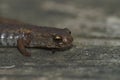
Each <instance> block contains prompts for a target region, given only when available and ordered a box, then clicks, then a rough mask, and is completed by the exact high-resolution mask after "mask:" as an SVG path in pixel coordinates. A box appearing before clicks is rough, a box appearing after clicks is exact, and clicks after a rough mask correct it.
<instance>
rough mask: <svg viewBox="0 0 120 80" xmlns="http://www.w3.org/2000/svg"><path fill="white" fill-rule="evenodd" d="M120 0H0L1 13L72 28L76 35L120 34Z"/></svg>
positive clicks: (39, 22) (45, 24) (114, 36)
mask: <svg viewBox="0 0 120 80" xmlns="http://www.w3.org/2000/svg"><path fill="white" fill-rule="evenodd" d="M119 3H120V1H119V0H89V1H86V0H0V16H1V17H6V18H11V19H17V20H21V21H23V22H26V23H30V24H35V25H40V26H50V27H60V28H64V27H67V28H69V29H70V30H71V31H72V33H73V35H74V36H81V37H94V38H95V37H100V38H104V37H105V38H106V37H109V38H111V37H112V38H116V37H117V38H118V37H120V36H119V35H120V31H119V30H120V27H119V25H120V18H119V16H120V11H119Z"/></svg>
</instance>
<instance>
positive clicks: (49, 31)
mask: <svg viewBox="0 0 120 80" xmlns="http://www.w3.org/2000/svg"><path fill="white" fill-rule="evenodd" d="M2 33H8V34H13V33H14V34H15V35H16V34H17V36H19V38H17V45H16V47H18V49H19V51H20V52H21V54H22V55H24V56H31V54H30V53H29V52H28V51H27V50H26V47H35V48H44V49H51V50H60V49H61V50H63V49H67V48H69V47H71V46H72V41H73V38H72V36H71V32H70V31H69V30H68V29H67V28H65V29H59V28H52V27H41V26H35V25H29V24H21V23H19V24H17V23H15V24H14V23H12V24H11V23H8V22H7V23H0V34H2ZM8 46H9V45H8Z"/></svg>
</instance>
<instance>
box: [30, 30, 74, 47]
mask: <svg viewBox="0 0 120 80" xmlns="http://www.w3.org/2000/svg"><path fill="white" fill-rule="evenodd" d="M72 41H73V38H72V36H71V32H70V31H69V30H68V29H67V28H65V29H58V28H55V29H54V28H53V29H49V30H48V31H43V32H39V33H37V34H34V38H33V39H32V42H31V46H33V47H42V48H48V49H51V48H53V49H65V48H69V47H71V46H72Z"/></svg>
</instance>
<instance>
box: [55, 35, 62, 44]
mask: <svg viewBox="0 0 120 80" xmlns="http://www.w3.org/2000/svg"><path fill="white" fill-rule="evenodd" d="M54 40H55V41H56V42H62V37H61V36H58V35H56V36H54Z"/></svg>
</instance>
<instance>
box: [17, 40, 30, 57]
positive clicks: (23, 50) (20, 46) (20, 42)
mask: <svg viewBox="0 0 120 80" xmlns="http://www.w3.org/2000/svg"><path fill="white" fill-rule="evenodd" d="M25 45H26V41H25V40H24V39H23V38H20V39H18V40H17V47H18V49H19V51H20V52H21V54H22V55H23V56H26V57H30V56H31V54H30V53H29V52H28V51H27V50H26V48H25Z"/></svg>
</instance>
